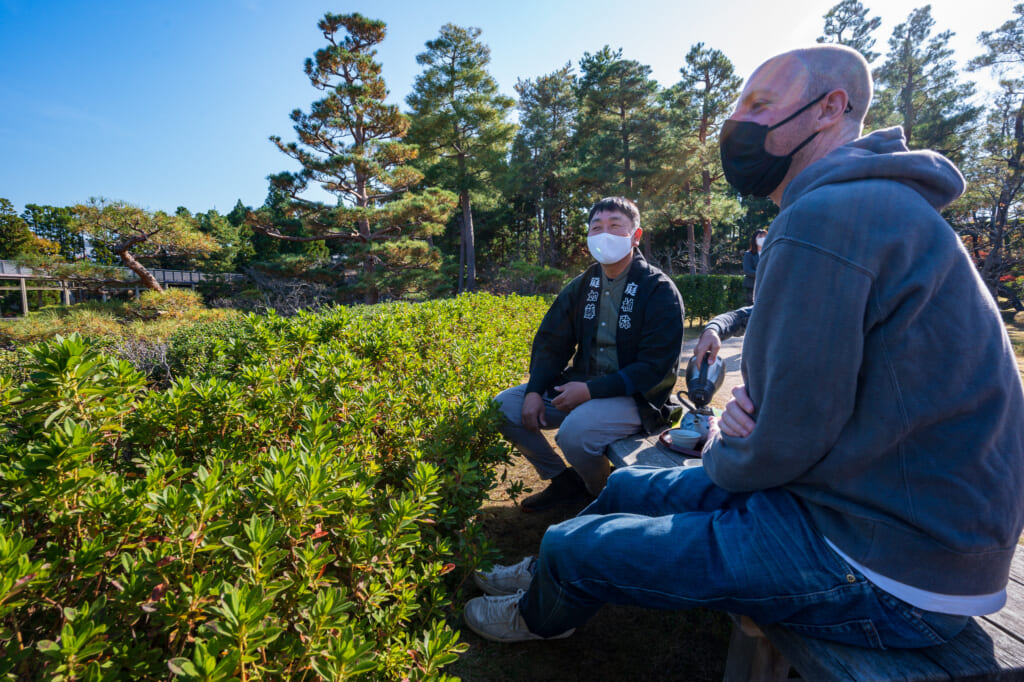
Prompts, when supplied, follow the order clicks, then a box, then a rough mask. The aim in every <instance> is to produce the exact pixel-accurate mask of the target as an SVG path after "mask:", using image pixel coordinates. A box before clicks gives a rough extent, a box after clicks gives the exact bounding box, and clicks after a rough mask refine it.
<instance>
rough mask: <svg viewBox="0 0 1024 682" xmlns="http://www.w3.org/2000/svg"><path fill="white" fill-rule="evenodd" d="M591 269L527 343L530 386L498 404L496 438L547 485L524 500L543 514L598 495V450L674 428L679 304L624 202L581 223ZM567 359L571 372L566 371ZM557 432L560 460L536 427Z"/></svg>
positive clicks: (602, 461)
mask: <svg viewBox="0 0 1024 682" xmlns="http://www.w3.org/2000/svg"><path fill="white" fill-rule="evenodd" d="M587 224H588V233H587V246H588V247H589V249H590V252H591V255H593V256H594V259H595V260H596V261H597V263H595V264H593V265H592V266H591V267H589V268H588V269H587V270H586V271H585V272H584V273H583V274H581V275H579V276H578V277H576V279H574V280H573V281H572V282H570V283H569V284H568V286H566V287H565V288H564V289H563V290H562V291H561V293H559V295H558V298H557V299H556V300H555V302H554V303H553V304H552V305H551V308H550V309H549V310H548V312H547V314H546V315H545V316H544V320H543V321H542V322H541V325H540V329H538V331H537V334H536V336H535V337H534V339H533V349H532V353H531V358H530V379H529V381H528V382H527V383H526V384H523V385H521V386H516V387H514V388H510V389H508V390H506V391H503V392H502V393H501V394H499V395H498V396H497V398H496V400H497V401H498V403H499V404H500V405H501V410H502V412H503V413H504V415H505V417H506V418H507V423H506V424H505V426H504V427H503V428H502V434H503V435H504V436H505V437H506V438H507V439H508V440H509V441H511V442H512V443H513V444H515V445H516V446H517V447H518V448H519V449H520V451H522V453H523V454H524V455H525V456H526V458H527V459H528V460H530V463H531V464H533V466H534V468H536V470H537V473H538V474H540V477H541V478H542V479H544V480H549V479H550V481H551V483H550V484H549V485H548V486H547V488H545V489H544V490H542V491H541V492H539V493H536V494H534V495H531V496H530V497H527V498H526V499H524V500H523V502H522V508H523V510H524V511H540V510H543V509H547V508H549V507H552V506H554V505H556V504H560V503H562V502H569V501H572V500H576V499H579V498H581V497H583V496H584V495H586V494H587V493H589V494H590V495H597V494H598V493H599V492H601V489H602V488H604V484H605V481H606V480H607V478H608V473H609V470H610V466H611V465H610V463H609V462H608V459H607V458H606V457H605V456H604V449H605V447H606V446H607V445H608V444H609V443H612V442H613V441H616V440H619V439H620V438H625V437H626V436H629V435H632V434H634V433H637V432H639V431H641V430H645V431H648V432H651V431H655V430H657V429H659V428H662V427H664V426H667V425H668V424H669V423H670V418H671V414H670V412H671V410H670V408H669V406H668V405H667V404H666V403H667V402H668V399H669V396H670V395H671V393H672V388H673V387H674V385H675V379H676V371H677V369H678V367H679V355H680V351H681V348H682V343H683V300H682V297H681V296H680V295H679V291H678V290H677V289H676V286H675V284H673V283H672V280H670V279H669V278H668V277H666V276H665V275H664V274H663V273H662V272H661V271H660V270H658V269H657V268H655V267H653V266H651V265H650V264H648V263H647V261H646V260H644V257H643V256H642V255H641V254H640V252H639V251H638V250H636V246H637V245H638V244H639V243H640V235H641V234H642V232H643V230H642V229H641V228H640V212H639V211H638V210H637V207H636V205H635V204H634V203H633V202H632V201H630V200H629V199H625V198H623V197H609V198H605V199H602V200H601V201H599V202H597V204H595V205H594V207H593V208H592V209H591V210H590V215H589V217H588V219H587ZM570 360H571V365H570V364H569V363H570ZM548 428H552V429H553V428H558V434H557V435H556V437H555V441H556V442H557V444H558V446H559V448H560V449H561V451H562V454H563V455H565V459H566V460H568V462H569V464H570V465H571V466H570V467H568V468H567V467H566V465H565V463H564V462H563V461H562V458H561V457H559V456H558V454H557V453H556V452H555V450H554V449H553V448H552V447H551V445H550V444H549V443H548V441H547V439H546V438H545V437H544V435H543V434H541V433H540V430H541V429H548Z"/></svg>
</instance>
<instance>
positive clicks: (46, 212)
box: [21, 204, 85, 261]
mask: <svg viewBox="0 0 1024 682" xmlns="http://www.w3.org/2000/svg"><path fill="white" fill-rule="evenodd" d="M21 217H22V218H24V219H25V222H26V223H27V224H28V227H29V229H30V230H32V232H33V233H35V235H36V236H37V237H41V238H43V239H46V240H48V241H50V242H53V243H54V244H57V246H58V249H59V250H58V255H59V256H60V257H61V258H63V259H64V260H67V261H74V260H78V259H79V258H84V257H85V239H84V238H83V237H82V235H81V234H79V233H78V232H76V231H75V229H74V216H73V215H72V214H71V209H69V208H67V207H63V206H39V205H37V204H26V205H25V210H24V211H22V213H21Z"/></svg>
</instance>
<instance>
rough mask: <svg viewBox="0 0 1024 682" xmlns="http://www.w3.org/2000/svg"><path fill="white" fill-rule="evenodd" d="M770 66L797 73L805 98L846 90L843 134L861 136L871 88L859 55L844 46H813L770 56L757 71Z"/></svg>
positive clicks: (867, 70) (866, 65) (868, 72)
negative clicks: (846, 109)
mask: <svg viewBox="0 0 1024 682" xmlns="http://www.w3.org/2000/svg"><path fill="white" fill-rule="evenodd" d="M773 63H776V66H775V67H774V68H784V69H787V70H790V71H792V72H793V73H794V74H797V73H798V74H799V78H800V80H802V81H803V83H804V93H803V94H804V96H805V97H806V98H807V99H811V98H814V97H817V96H819V95H821V94H823V93H826V92H832V91H833V90H843V91H845V92H846V97H847V101H848V102H849V105H850V113H849V115H847V116H846V117H845V119H844V123H843V127H844V131H845V132H847V133H848V134H850V135H852V137H859V136H860V134H861V131H862V129H863V127H864V117H865V116H866V115H867V113H868V107H869V106H870V105H871V95H872V88H873V86H872V83H871V71H870V69H869V67H868V63H867V61H866V60H865V59H864V57H863V56H862V55H861V53H860V52H857V50H854V49H853V48H850V47H846V46H845V45H814V46H812V47H805V48H801V49H798V50H793V51H791V52H785V53H783V54H781V55H779V56H778V57H773V58H772V59H769V60H768V61H767V62H765V63H764V64H763V65H762V66H761V67H760V68H759V69H758V71H760V70H761V69H763V68H765V67H768V66H769V65H770V64H773Z"/></svg>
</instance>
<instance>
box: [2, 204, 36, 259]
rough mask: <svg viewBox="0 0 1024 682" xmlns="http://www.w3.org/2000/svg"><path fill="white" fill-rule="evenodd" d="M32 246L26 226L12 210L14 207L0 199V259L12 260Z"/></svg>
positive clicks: (30, 233) (29, 231)
mask: <svg viewBox="0 0 1024 682" xmlns="http://www.w3.org/2000/svg"><path fill="white" fill-rule="evenodd" d="M31 246H32V232H31V230H29V228H28V224H27V223H26V222H25V220H24V219H23V218H21V217H20V216H19V215H18V212H17V211H15V210H14V205H13V204H12V203H11V202H10V201H9V200H7V199H4V198H2V197H0V258H14V257H15V256H19V255H21V254H23V253H24V252H25V251H26V250H27V249H30V248H31Z"/></svg>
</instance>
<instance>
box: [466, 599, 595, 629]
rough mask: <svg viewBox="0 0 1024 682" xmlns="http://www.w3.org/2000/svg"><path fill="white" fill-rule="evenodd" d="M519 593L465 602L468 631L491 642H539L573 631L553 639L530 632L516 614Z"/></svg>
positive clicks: (517, 611)
mask: <svg viewBox="0 0 1024 682" xmlns="http://www.w3.org/2000/svg"><path fill="white" fill-rule="evenodd" d="M522 597H523V591H522V590H520V591H518V592H516V593H515V594H507V595H503V596H500V597H476V598H474V599H470V600H469V601H468V602H466V612H465V615H464V617H465V619H466V625H468V626H469V629H470V630H472V631H473V632H475V633H476V634H478V635H480V636H481V637H483V638H484V639H489V640H491V641H492V642H532V641H534V640H543V639H562V638H564V637H568V636H569V635H571V634H572V633H574V632H576V628H572V629H570V630H566V631H565V632H563V633H562V634H560V635H554V636H553V637H541V636H540V635H535V634H533V633H532V632H530V628H528V627H526V621H524V620H523V617H522V615H520V613H519V600H520V599H522Z"/></svg>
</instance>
